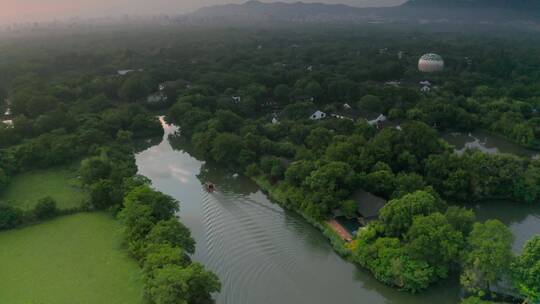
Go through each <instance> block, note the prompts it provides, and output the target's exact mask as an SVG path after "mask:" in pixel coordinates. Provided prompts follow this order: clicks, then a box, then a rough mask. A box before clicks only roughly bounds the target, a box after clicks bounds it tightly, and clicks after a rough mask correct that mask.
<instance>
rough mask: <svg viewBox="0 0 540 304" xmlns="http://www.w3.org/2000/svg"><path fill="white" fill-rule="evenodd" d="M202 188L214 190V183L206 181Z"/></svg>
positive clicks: (209, 190)
mask: <svg viewBox="0 0 540 304" xmlns="http://www.w3.org/2000/svg"><path fill="white" fill-rule="evenodd" d="M204 189H205V190H206V191H208V192H214V191H216V185H214V184H213V183H211V182H206V183H204Z"/></svg>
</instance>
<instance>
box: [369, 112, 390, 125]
mask: <svg viewBox="0 0 540 304" xmlns="http://www.w3.org/2000/svg"><path fill="white" fill-rule="evenodd" d="M386 119H387V118H386V116H384V114H379V116H377V118H375V119H372V120H368V124H370V125H372V126H375V125H378V124H380V123H383V122H385V121H386Z"/></svg>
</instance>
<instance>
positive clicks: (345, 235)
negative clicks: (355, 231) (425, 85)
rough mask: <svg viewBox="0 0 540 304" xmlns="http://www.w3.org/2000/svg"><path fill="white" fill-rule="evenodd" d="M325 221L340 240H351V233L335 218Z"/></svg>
mask: <svg viewBox="0 0 540 304" xmlns="http://www.w3.org/2000/svg"><path fill="white" fill-rule="evenodd" d="M327 223H328V225H329V226H330V228H332V230H334V231H335V232H336V233H337V234H338V235H339V237H340V238H341V239H342V240H344V241H345V242H350V241H352V235H351V234H350V233H349V232H348V231H347V229H345V228H343V226H341V224H340V223H338V222H337V221H336V220H329V221H327Z"/></svg>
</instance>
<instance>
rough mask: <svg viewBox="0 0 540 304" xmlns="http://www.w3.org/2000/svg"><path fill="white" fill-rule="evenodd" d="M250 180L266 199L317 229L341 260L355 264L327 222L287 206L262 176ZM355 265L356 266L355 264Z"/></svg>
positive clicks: (343, 243)
mask: <svg viewBox="0 0 540 304" xmlns="http://www.w3.org/2000/svg"><path fill="white" fill-rule="evenodd" d="M250 178H251V179H252V180H253V181H254V182H255V184H257V186H258V187H259V188H260V189H261V191H262V192H263V193H264V194H266V195H267V196H268V198H269V199H270V200H271V201H272V202H274V203H276V204H278V205H279V206H281V207H282V208H284V209H287V210H291V211H294V212H295V213H297V214H298V215H300V216H302V217H303V218H304V219H305V220H306V221H307V222H308V223H310V224H311V225H313V226H314V227H315V228H317V229H319V230H320V231H321V232H322V234H323V235H324V236H325V237H326V238H328V240H329V241H330V244H331V245H332V247H333V248H334V250H335V251H336V252H337V253H338V254H339V255H340V256H342V257H343V258H345V259H346V260H347V261H349V262H351V263H353V264H355V263H354V262H353V261H352V259H350V256H351V254H352V250H351V249H350V247H349V245H348V244H347V243H346V242H345V241H344V240H343V238H342V237H341V236H340V235H339V234H338V233H337V232H336V231H335V230H334V229H333V228H332V227H330V225H329V224H328V223H327V222H324V221H318V220H316V219H314V218H311V217H309V216H307V215H305V214H304V213H303V212H300V211H299V210H296V209H294V208H291V207H290V205H289V204H287V203H286V202H287V198H286V197H285V194H284V193H282V192H281V191H280V190H279V187H275V186H272V184H271V183H270V181H269V180H268V179H266V178H265V177H264V176H262V175H261V176H250ZM355 265H356V264H355Z"/></svg>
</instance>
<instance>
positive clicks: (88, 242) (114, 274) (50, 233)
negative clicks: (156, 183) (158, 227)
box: [0, 213, 143, 304]
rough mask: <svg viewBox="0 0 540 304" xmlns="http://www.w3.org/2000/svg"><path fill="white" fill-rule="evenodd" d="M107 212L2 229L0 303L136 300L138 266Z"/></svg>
mask: <svg viewBox="0 0 540 304" xmlns="http://www.w3.org/2000/svg"><path fill="white" fill-rule="evenodd" d="M120 229H121V225H120V223H118V222H117V221H116V220H115V219H114V218H113V217H112V216H110V215H109V214H106V213H79V214H76V215H70V216H64V217H60V218H58V219H55V220H52V221H49V222H45V223H42V224H39V225H35V226H30V227H26V228H23V229H18V230H11V231H6V232H1V233H0V303H6V304H7V303H9V304H105V303H107V304H124V303H125V304H139V303H141V297H142V287H143V285H142V281H141V274H140V270H139V267H138V266H137V264H136V263H135V261H134V260H132V259H131V258H129V257H128V256H127V253H126V251H125V250H124V249H123V248H121V236H120V233H119V230H120Z"/></svg>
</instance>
